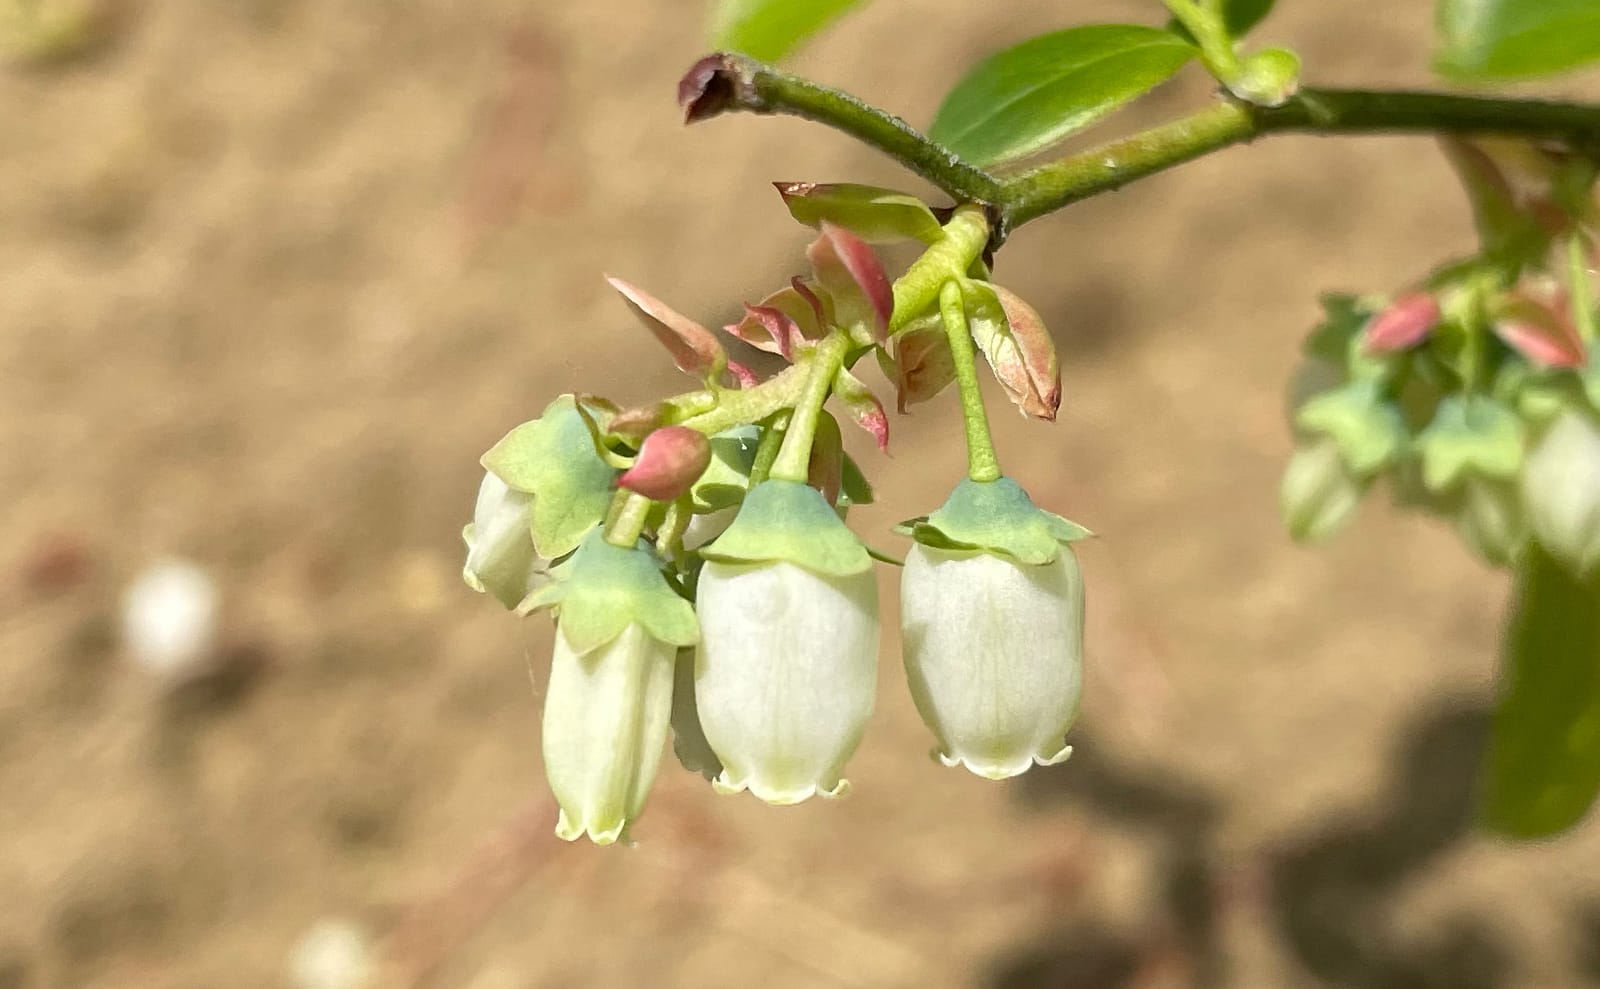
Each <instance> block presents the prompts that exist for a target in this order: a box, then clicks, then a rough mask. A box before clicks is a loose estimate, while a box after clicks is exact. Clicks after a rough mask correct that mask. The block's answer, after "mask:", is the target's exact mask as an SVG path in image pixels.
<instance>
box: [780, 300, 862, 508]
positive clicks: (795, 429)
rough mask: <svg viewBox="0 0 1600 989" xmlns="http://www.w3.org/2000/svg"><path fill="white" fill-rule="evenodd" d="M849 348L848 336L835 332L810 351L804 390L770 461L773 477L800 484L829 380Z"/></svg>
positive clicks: (829, 387)
mask: <svg viewBox="0 0 1600 989" xmlns="http://www.w3.org/2000/svg"><path fill="white" fill-rule="evenodd" d="M849 348H850V338H849V337H847V336H845V335H844V334H843V333H837V332H835V333H830V334H829V335H828V336H826V337H823V338H822V340H821V342H819V343H818V344H817V349H816V350H815V351H814V352H813V353H812V355H811V360H810V361H809V362H808V364H809V367H810V374H809V376H808V377H807V378H806V389H805V391H804V392H803V393H802V394H801V396H800V400H799V401H798V402H796V403H795V406H794V414H793V415H791V416H790V417H789V428H788V429H787V430H786V431H785V432H784V434H783V446H781V447H780V448H779V449H778V459H777V460H775V461H773V464H772V474H771V476H772V477H774V478H776V479H777V480H780V481H800V482H801V483H804V482H805V480H806V477H807V475H808V474H809V473H810V466H811V441H812V440H813V439H814V438H815V437H816V434H817V417H818V416H820V415H821V414H822V405H823V403H824V402H826V401H827V400H828V395H829V394H830V393H831V392H832V391H833V379H834V377H835V376H836V375H838V373H839V368H840V367H842V366H843V365H844V355H845V351H847V350H849Z"/></svg>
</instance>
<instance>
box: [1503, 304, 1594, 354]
mask: <svg viewBox="0 0 1600 989" xmlns="http://www.w3.org/2000/svg"><path fill="white" fill-rule="evenodd" d="M1494 332H1495V335H1496V336H1498V337H1499V338H1500V339H1501V340H1504V341H1505V343H1506V345H1507V346H1509V347H1511V348H1512V349H1514V350H1516V351H1517V352H1519V353H1521V354H1522V356H1524V357H1526V358H1527V359H1528V360H1530V361H1533V362H1534V363H1535V364H1540V365H1543V366H1545V367H1582V366H1583V365H1584V364H1585V363H1586V362H1587V361H1588V353H1587V351H1586V350H1585V348H1584V343H1583V337H1581V336H1580V335H1579V334H1578V327H1577V326H1576V324H1574V322H1573V319H1572V310H1571V307H1570V306H1568V305H1567V302H1566V299H1565V298H1560V299H1557V300H1556V301H1555V302H1554V303H1553V304H1552V303H1549V302H1545V301H1544V300H1542V299H1536V298H1534V297H1533V296H1530V295H1527V294H1522V293H1518V294H1515V295H1512V296H1510V297H1509V298H1508V299H1507V300H1506V301H1505V302H1504V303H1503V304H1502V305H1501V306H1500V307H1499V311H1497V312H1496V313H1495V319H1494Z"/></svg>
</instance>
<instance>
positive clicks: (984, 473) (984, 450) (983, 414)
mask: <svg viewBox="0 0 1600 989" xmlns="http://www.w3.org/2000/svg"><path fill="white" fill-rule="evenodd" d="M939 316H940V318H941V320H942V321H943V322H944V331H945V336H946V337H947V338H948V339H949V341H950V356H951V358H952V360H953V361H954V363H955V369H956V385H957V386H958V387H959V388H960V389H961V419H962V421H963V422H964V423H965V425H966V430H967V477H969V478H971V479H972V480H974V481H979V482H982V481H993V480H995V479H996V478H998V477H999V476H1000V459H999V457H998V456H996V455H995V452H994V438H993V437H992V436H991V435H990V433H989V414H988V412H987V410H985V408H984V406H983V392H982V391H981V390H980V389H979V387H978V362H977V358H976V356H975V354H974V352H973V346H972V334H971V332H970V331H969V330H968V329H967V313H966V308H965V305H964V303H963V301H962V297H961V286H960V285H958V284H956V283H955V282H953V281H949V282H945V284H944V288H942V289H940V290H939Z"/></svg>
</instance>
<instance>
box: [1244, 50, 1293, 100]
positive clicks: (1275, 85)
mask: <svg viewBox="0 0 1600 989" xmlns="http://www.w3.org/2000/svg"><path fill="white" fill-rule="evenodd" d="M1227 86H1228V92H1230V93H1232V94H1233V95H1235V96H1237V97H1239V99H1241V100H1244V101H1245V102H1246V103H1254V104H1255V105H1256V106H1282V105H1283V104H1285V103H1287V102H1289V98H1290V97H1291V96H1293V95H1294V94H1295V93H1297V92H1299V90H1300V56H1299V55H1296V54H1295V53H1294V52H1292V51H1290V50H1288V49H1287V48H1263V49H1262V50H1261V51H1258V52H1256V53H1255V54H1253V55H1251V56H1249V57H1247V58H1246V59H1245V60H1244V61H1243V62H1242V63H1240V65H1239V73H1238V75H1236V76H1234V77H1233V78H1232V79H1229V80H1227Z"/></svg>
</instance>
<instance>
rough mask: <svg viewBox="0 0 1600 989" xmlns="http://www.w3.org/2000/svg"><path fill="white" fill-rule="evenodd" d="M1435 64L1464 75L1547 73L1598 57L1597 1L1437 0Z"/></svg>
mask: <svg viewBox="0 0 1600 989" xmlns="http://www.w3.org/2000/svg"><path fill="white" fill-rule="evenodd" d="M1435 23H1436V26H1437V28H1438V33H1439V51H1438V54H1437V56H1436V58H1435V59H1434V68H1435V69H1436V70H1438V71H1439V72H1440V73H1442V74H1444V75H1447V76H1450V77H1452V78H1455V79H1461V80H1474V79H1478V80H1481V79H1507V78H1517V77H1526V76H1539V75H1549V74H1552V73H1556V72H1564V71H1566V70H1568V69H1575V68H1578V67H1579V66H1583V65H1587V64H1589V63H1591V62H1595V61H1597V60H1600V3H1595V2H1594V0H1439V6H1438V8H1437V11H1436V17H1435Z"/></svg>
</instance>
